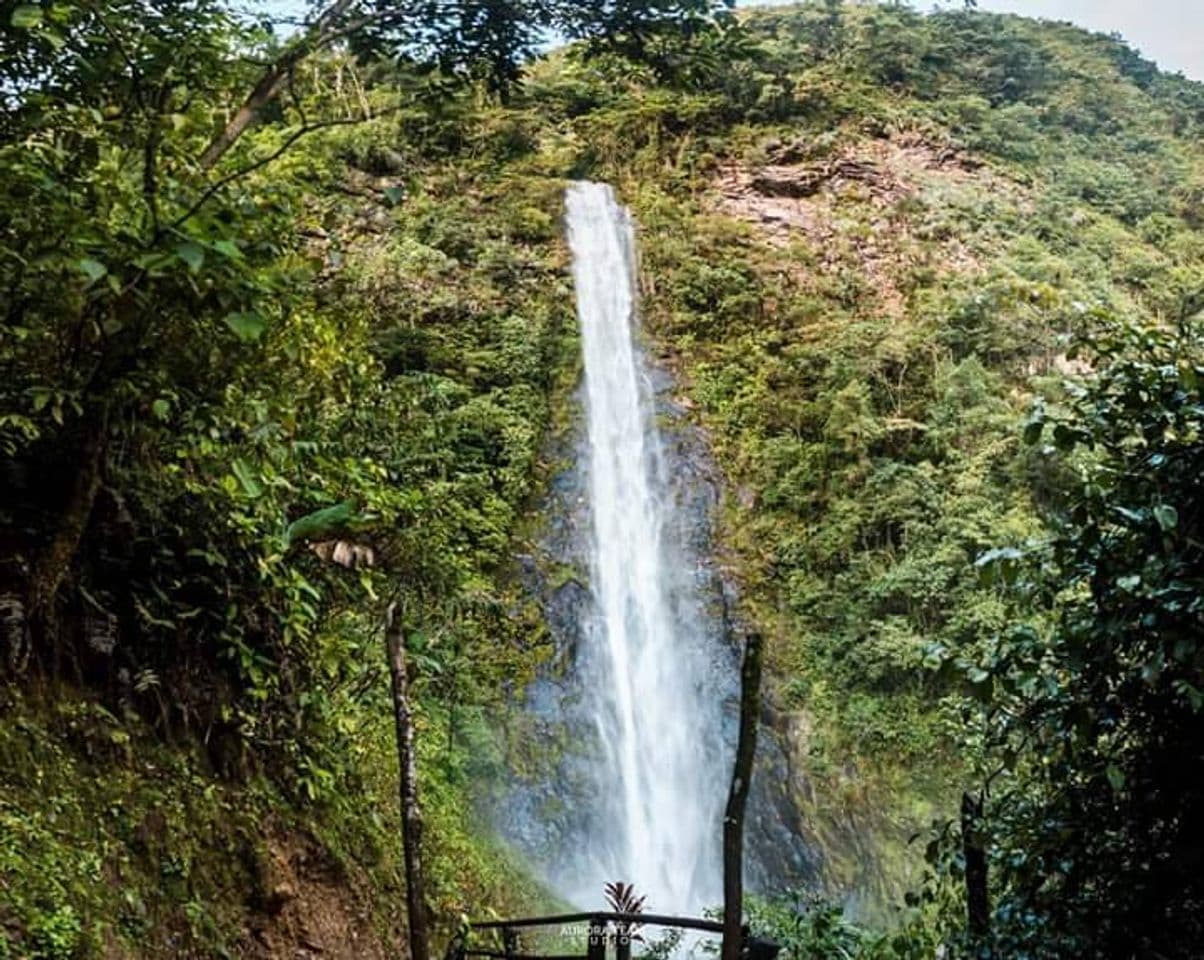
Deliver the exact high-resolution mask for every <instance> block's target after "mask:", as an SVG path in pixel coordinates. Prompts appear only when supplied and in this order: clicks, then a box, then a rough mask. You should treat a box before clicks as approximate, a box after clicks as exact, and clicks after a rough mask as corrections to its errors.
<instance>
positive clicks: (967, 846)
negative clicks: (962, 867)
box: [961, 793, 991, 938]
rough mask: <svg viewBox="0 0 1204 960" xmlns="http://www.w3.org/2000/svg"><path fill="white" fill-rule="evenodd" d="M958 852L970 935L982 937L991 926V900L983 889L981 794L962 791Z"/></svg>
mask: <svg viewBox="0 0 1204 960" xmlns="http://www.w3.org/2000/svg"><path fill="white" fill-rule="evenodd" d="M961 819H962V855H963V856H964V857H965V860H966V921H967V924H968V926H969V929H970V934H971V935H972V936H974V937H978V938H981V937H985V936H986V935H987V934H988V933H989V932H990V929H991V901H990V897H989V895H988V892H987V851H986V848H985V847H984V846H983V842H982V832H981V830H980V829H979V824H980V823H981V822H982V796H981V795H980V796H979V797H978V798H977V799H975V798H974V797H971V796H970V794H968V793H963V794H962V818H961Z"/></svg>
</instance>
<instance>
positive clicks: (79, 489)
mask: <svg viewBox="0 0 1204 960" xmlns="http://www.w3.org/2000/svg"><path fill="white" fill-rule="evenodd" d="M87 416H88V419H87V422H86V423H85V425H84V439H83V443H82V445H81V448H80V451H79V466H78V467H77V472H76V474H75V482H74V483H73V484H72V486H71V495H70V496H69V497H68V499H67V502H66V503H65V504H63V509H62V513H61V514H60V515H59V524H58V528H57V529H56V530H55V532H54V535H53V536H52V537H51V538H50V542H49V543H47V544H46V547H45V549H44V550H42V551H40V552H39V554H38V555H37V557H36V559H35V561H34V564H33V569H32V570H31V571H30V577H29V600H30V603H29V607H30V613H31V615H32V616H33V618H34V619H35V620H36V621H38V622H40V623H43V624H45V623H46V622H47V618H49V617H50V616H51V614H52V613H53V609H54V601H55V597H56V596H57V595H58V592H59V587H60V586H61V585H62V583H63V580H64V578H65V577H66V576H67V571H68V570H69V569H70V568H71V564H72V562H73V561H74V560H75V556H76V554H77V553H79V545H80V542H81V541H82V540H83V537H84V533H85V531H87V529H88V521H89V520H90V519H91V517H92V507H93V505H94V504H95V503H96V494H97V493H98V492H99V491H100V482H101V478H102V475H103V472H104V471H103V466H104V454H105V439H106V434H107V433H108V425H109V418H108V412H107V409H106V408H105V407H103V406H100V407H97V408H96V409H94V410H93V411H91V413H89V414H88V415H87Z"/></svg>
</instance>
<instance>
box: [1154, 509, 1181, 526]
mask: <svg viewBox="0 0 1204 960" xmlns="http://www.w3.org/2000/svg"><path fill="white" fill-rule="evenodd" d="M1154 519H1155V520H1157V521H1158V526H1160V527H1161V528H1162V529H1163V530H1167V531H1170V530H1174V529H1175V527H1177V526H1178V525H1179V511H1178V510H1176V509H1175V508H1174V507H1172V506H1171V505H1170V504H1169V503H1160V504H1159V505H1158V506H1156V507H1155V508H1154Z"/></svg>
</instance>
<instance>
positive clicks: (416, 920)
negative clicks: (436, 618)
mask: <svg viewBox="0 0 1204 960" xmlns="http://www.w3.org/2000/svg"><path fill="white" fill-rule="evenodd" d="M385 646H386V648H387V649H388V653H389V673H390V674H391V676H392V679H393V722H394V725H395V727H396V731H397V764H398V767H399V768H400V779H399V787H398V793H399V795H400V799H401V846H402V854H403V857H404V859H405V871H406V911H407V915H408V918H409V926H410V958H411V960H430V950H431V947H430V943H431V941H430V929H429V927H428V924H427V916H426V881H425V878H424V876H423V871H422V809H421V808H420V807H419V806H418V754H417V751H416V749H415V746H414V719H413V715H412V713H411V710H410V688H409V679H408V678H407V676H406V652H405V651H406V648H405V630H404V628H403V626H402V622H401V617H400V616H399V615H398V613H397V604H390V605H389V612H388V615H387V617H386V621H385Z"/></svg>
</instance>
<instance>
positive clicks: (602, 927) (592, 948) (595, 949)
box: [586, 917, 606, 960]
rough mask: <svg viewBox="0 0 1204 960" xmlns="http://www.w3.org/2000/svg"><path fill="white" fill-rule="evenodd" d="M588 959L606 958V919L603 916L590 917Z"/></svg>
mask: <svg viewBox="0 0 1204 960" xmlns="http://www.w3.org/2000/svg"><path fill="white" fill-rule="evenodd" d="M586 960H606V921H605V920H603V919H602V918H601V917H591V918H590V921H589V947H588V949H587V950H586Z"/></svg>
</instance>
